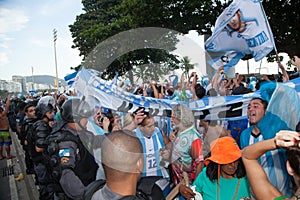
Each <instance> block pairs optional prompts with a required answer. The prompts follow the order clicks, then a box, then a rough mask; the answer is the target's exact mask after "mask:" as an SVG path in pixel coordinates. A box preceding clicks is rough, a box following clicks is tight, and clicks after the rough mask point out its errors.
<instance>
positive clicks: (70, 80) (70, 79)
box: [64, 71, 78, 87]
mask: <svg viewBox="0 0 300 200" xmlns="http://www.w3.org/2000/svg"><path fill="white" fill-rule="evenodd" d="M77 73H78V71H75V72H73V73H72V74H68V75H67V76H65V77H64V79H65V81H66V82H67V84H68V86H69V87H72V85H73V83H74V81H75V77H76V75H77Z"/></svg>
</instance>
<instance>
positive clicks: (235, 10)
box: [205, 0, 275, 69]
mask: <svg viewBox="0 0 300 200" xmlns="http://www.w3.org/2000/svg"><path fill="white" fill-rule="evenodd" d="M274 48H275V44H274V38H273V34H272V31H271V28H270V26H269V23H268V21H267V19H266V16H265V13H264V10H263V7H262V5H261V3H260V0H237V1H234V2H232V3H231V4H230V5H229V6H228V7H227V8H226V9H225V10H224V11H223V12H222V14H221V15H220V16H219V17H218V19H217V20H216V24H215V29H214V31H213V34H212V35H211V36H210V37H209V38H208V39H207V41H206V42H205V49H206V50H207V51H208V52H224V53H225V54H224V56H221V57H219V58H217V59H214V60H212V61H209V62H210V64H211V65H214V67H215V68H217V67H219V66H221V65H226V67H227V69H228V68H229V67H232V66H234V65H235V64H237V62H238V61H239V60H240V59H241V58H242V57H243V56H244V55H247V54H251V55H252V56H253V58H254V59H255V61H259V60H261V59H263V58H264V57H266V56H267V55H268V54H269V53H270V52H271V51H272V50H273V49H274ZM231 59H232V60H233V61H231Z"/></svg>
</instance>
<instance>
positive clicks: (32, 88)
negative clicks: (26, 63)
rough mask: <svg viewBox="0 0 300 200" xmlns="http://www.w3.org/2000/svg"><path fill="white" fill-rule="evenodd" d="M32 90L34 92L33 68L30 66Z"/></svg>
mask: <svg viewBox="0 0 300 200" xmlns="http://www.w3.org/2000/svg"><path fill="white" fill-rule="evenodd" d="M31 79H32V90H34V79H33V66H31Z"/></svg>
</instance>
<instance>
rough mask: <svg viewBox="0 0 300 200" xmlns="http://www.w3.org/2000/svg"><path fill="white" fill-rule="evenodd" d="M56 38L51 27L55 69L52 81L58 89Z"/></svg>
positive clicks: (55, 32)
mask: <svg viewBox="0 0 300 200" xmlns="http://www.w3.org/2000/svg"><path fill="white" fill-rule="evenodd" d="M56 40H57V30H56V29H53V42H54V59H55V71H56V79H55V81H54V87H56V89H58V72H57V58H56Z"/></svg>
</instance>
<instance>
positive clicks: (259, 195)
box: [242, 131, 299, 200]
mask: <svg viewBox="0 0 300 200" xmlns="http://www.w3.org/2000/svg"><path fill="white" fill-rule="evenodd" d="M295 140H299V136H298V133H297V132H294V131H279V132H278V133H277V134H276V136H275V138H272V139H269V140H264V141H261V142H257V143H254V144H252V145H250V146H247V147H245V148H244V149H243V156H242V159H243V162H244V165H245V169H246V172H247V176H248V180H249V182H250V185H251V188H252V190H253V192H254V195H255V197H256V199H257V200H259V199H263V200H264V199H274V198H276V197H279V196H282V195H283V194H282V193H281V192H279V191H278V190H277V189H276V188H275V187H274V186H273V185H272V184H271V183H270V182H269V180H268V178H267V175H266V173H265V171H264V170H263V168H262V167H261V165H260V164H259V163H258V161H257V159H258V158H259V157H260V156H262V155H263V154H264V153H266V152H267V151H271V150H274V149H276V148H278V147H289V146H293V145H294V144H295V142H294V141H295Z"/></svg>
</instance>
